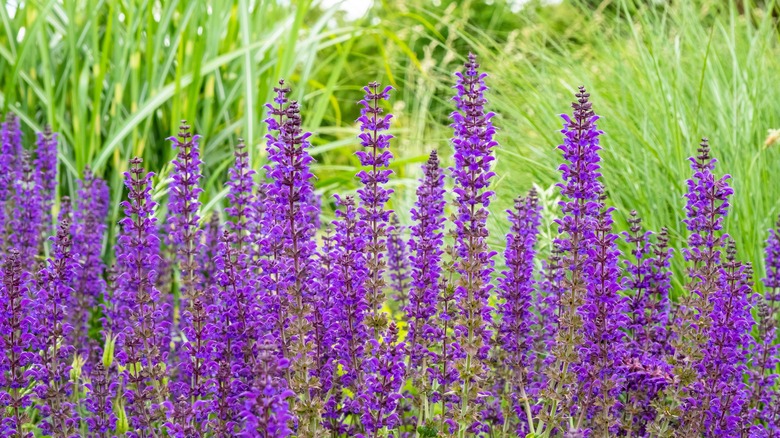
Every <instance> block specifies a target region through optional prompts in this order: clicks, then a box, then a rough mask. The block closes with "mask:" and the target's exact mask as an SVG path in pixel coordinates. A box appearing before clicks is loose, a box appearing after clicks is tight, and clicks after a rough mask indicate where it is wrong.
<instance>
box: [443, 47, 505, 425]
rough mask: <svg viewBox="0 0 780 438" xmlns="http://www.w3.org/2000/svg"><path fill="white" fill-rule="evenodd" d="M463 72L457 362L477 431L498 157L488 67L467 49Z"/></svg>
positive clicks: (455, 117)
mask: <svg viewBox="0 0 780 438" xmlns="http://www.w3.org/2000/svg"><path fill="white" fill-rule="evenodd" d="M465 69H466V71H465V72H458V73H456V76H457V78H458V83H457V85H456V86H455V89H456V90H457V94H456V96H455V97H454V98H453V100H454V101H455V106H456V108H457V111H455V112H453V113H452V121H453V123H452V128H453V130H454V137H453V139H452V143H453V147H454V149H455V154H454V158H455V166H454V167H452V168H451V169H450V170H451V172H452V178H453V179H454V180H455V188H454V189H453V192H454V193H455V198H456V199H455V205H456V208H457V212H456V214H455V217H454V222H455V228H456V233H457V245H456V249H457V253H458V256H459V260H458V261H457V262H456V264H457V271H458V274H459V276H460V279H459V280H458V284H457V287H456V290H455V295H456V299H457V303H458V309H459V312H460V316H459V318H458V322H457V324H456V326H455V336H456V338H457V342H458V344H459V345H460V347H461V348H462V349H463V357H462V359H461V361H460V364H459V365H458V370H459V372H460V377H461V379H462V381H463V382H462V388H461V390H460V392H461V403H462V405H461V406H462V409H461V413H462V415H463V416H464V417H465V418H463V421H464V422H467V421H473V423H474V424H473V428H472V429H473V431H474V432H476V431H477V429H479V428H481V425H480V422H479V420H478V418H477V416H478V413H477V411H476V410H474V409H473V405H474V404H473V403H470V402H469V400H472V401H476V400H477V399H478V398H479V391H480V388H479V381H480V380H482V379H483V378H484V375H485V372H486V369H485V364H484V363H483V361H484V360H485V359H486V358H487V353H488V349H489V348H490V338H491V336H492V333H491V331H490V329H489V328H488V323H487V322H488V321H489V320H490V310H491V309H490V306H489V305H488V297H489V295H490V291H491V289H492V285H491V284H490V276H491V273H492V272H493V255H494V253H495V252H494V251H491V250H490V249H489V248H488V246H487V237H488V229H487V216H488V210H487V207H488V205H490V198H491V197H492V196H493V192H491V191H489V190H488V186H489V185H490V179H491V178H492V177H493V176H494V175H495V173H494V172H493V171H492V170H491V164H492V162H493V160H494V159H495V157H494V156H493V148H494V147H495V146H496V145H497V143H496V141H495V140H493V135H494V134H495V128H494V127H493V123H492V121H491V119H492V118H493V116H494V114H493V113H491V112H487V111H486V110H485V104H486V103H487V101H486V99H485V96H484V95H485V91H487V86H486V85H485V77H486V76H487V75H486V74H485V73H480V72H479V64H477V59H476V56H475V55H473V54H470V55H469V58H468V61H467V62H466V64H465Z"/></svg>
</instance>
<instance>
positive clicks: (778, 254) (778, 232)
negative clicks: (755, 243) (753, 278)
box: [764, 218, 780, 306]
mask: <svg viewBox="0 0 780 438" xmlns="http://www.w3.org/2000/svg"><path fill="white" fill-rule="evenodd" d="M765 253H766V258H765V262H766V277H765V278H764V286H766V289H767V291H766V295H765V296H766V300H767V301H769V302H770V304H771V305H772V306H778V305H780V303H778V302H780V218H778V219H777V223H776V224H775V227H774V228H772V229H770V230H769V238H768V239H767V241H766V250H765Z"/></svg>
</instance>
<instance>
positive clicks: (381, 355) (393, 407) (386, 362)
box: [357, 322, 406, 436]
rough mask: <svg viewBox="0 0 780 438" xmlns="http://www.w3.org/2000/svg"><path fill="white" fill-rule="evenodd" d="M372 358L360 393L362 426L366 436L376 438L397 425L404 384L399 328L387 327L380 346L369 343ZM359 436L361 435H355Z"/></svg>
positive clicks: (391, 324) (402, 349) (375, 342)
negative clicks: (381, 432) (380, 433)
mask: <svg viewBox="0 0 780 438" xmlns="http://www.w3.org/2000/svg"><path fill="white" fill-rule="evenodd" d="M369 344H371V349H372V351H374V354H373V355H372V356H371V357H370V358H369V359H368V360H366V363H365V367H366V371H367V373H366V389H365V390H364V391H363V392H362V393H361V395H360V397H361V400H360V402H361V403H362V404H363V405H364V410H363V415H362V417H361V422H362V423H363V427H364V428H365V431H366V432H367V434H368V436H377V435H378V432H379V431H380V430H383V429H385V430H392V429H393V428H395V427H397V426H398V425H399V423H400V417H399V413H398V412H397V408H398V400H399V399H401V397H402V396H401V393H400V391H401V386H402V385H403V382H404V374H405V371H406V370H405V365H404V356H405V354H404V353H405V352H404V345H403V344H402V343H400V344H399V343H398V327H396V325H395V323H394V322H391V323H390V326H389V327H388V328H387V333H386V334H385V337H384V339H383V342H382V343H381V344H380V343H379V342H378V341H377V340H376V339H370V340H369ZM357 436H361V435H357Z"/></svg>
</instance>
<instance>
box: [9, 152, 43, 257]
mask: <svg viewBox="0 0 780 438" xmlns="http://www.w3.org/2000/svg"><path fill="white" fill-rule="evenodd" d="M20 160H21V163H22V164H21V166H22V167H21V171H20V173H19V175H18V177H17V178H16V179H15V180H14V186H13V190H14V192H13V199H12V201H11V202H12V203H13V208H14V210H13V215H12V218H11V221H10V224H9V225H10V227H9V228H10V230H12V231H13V232H12V234H11V238H10V244H11V245H12V246H13V247H14V248H16V249H18V250H19V254H20V256H21V257H22V266H25V267H26V268H27V269H28V270H32V269H31V268H30V267H31V266H34V260H35V256H36V255H37V254H38V249H39V247H40V245H41V243H42V239H41V237H42V235H41V224H42V223H43V219H44V217H45V212H44V211H43V197H42V196H43V195H42V193H41V191H42V188H41V186H40V183H39V180H38V179H37V178H36V171H35V169H33V168H32V164H31V163H30V156H29V154H27V153H24V154H23V155H22V156H21V158H20Z"/></svg>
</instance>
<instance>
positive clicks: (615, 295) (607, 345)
mask: <svg viewBox="0 0 780 438" xmlns="http://www.w3.org/2000/svg"><path fill="white" fill-rule="evenodd" d="M617 239H618V236H617V235H616V234H614V233H612V209H610V208H607V209H606V210H604V211H603V212H602V213H601V214H600V215H599V217H598V219H597V223H596V228H595V230H594V235H593V237H592V239H591V240H590V241H589V246H588V248H587V249H586V251H585V265H584V269H583V274H584V277H585V279H586V280H585V281H586V288H587V292H586V296H585V303H584V304H583V305H582V307H580V314H581V315H582V319H583V332H584V342H583V344H582V345H581V346H580V350H579V358H580V362H579V363H578V364H576V366H575V367H574V369H575V370H576V371H577V374H578V376H579V382H580V383H579V388H578V390H579V393H578V405H579V406H578V409H580V412H579V413H578V415H579V419H580V420H579V421H582V419H583V417H584V416H585V415H587V416H589V417H590V416H591V415H592V418H591V420H590V421H591V430H592V431H593V433H594V434H596V435H598V436H606V435H610V434H613V433H615V427H616V426H617V425H618V413H619V408H620V402H619V400H618V397H619V395H620V393H621V391H622V389H623V384H624V379H625V376H624V373H623V369H622V364H623V359H624V357H625V356H626V350H625V340H624V333H623V328H624V327H626V325H627V324H628V319H627V317H626V311H625V301H624V299H623V297H621V296H620V295H619V292H620V290H621V287H620V271H619V268H618V257H619V256H620V251H619V250H618V249H617V246H616V241H617ZM580 424H581V423H579V422H578V423H577V426H578V427H579V426H580Z"/></svg>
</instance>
